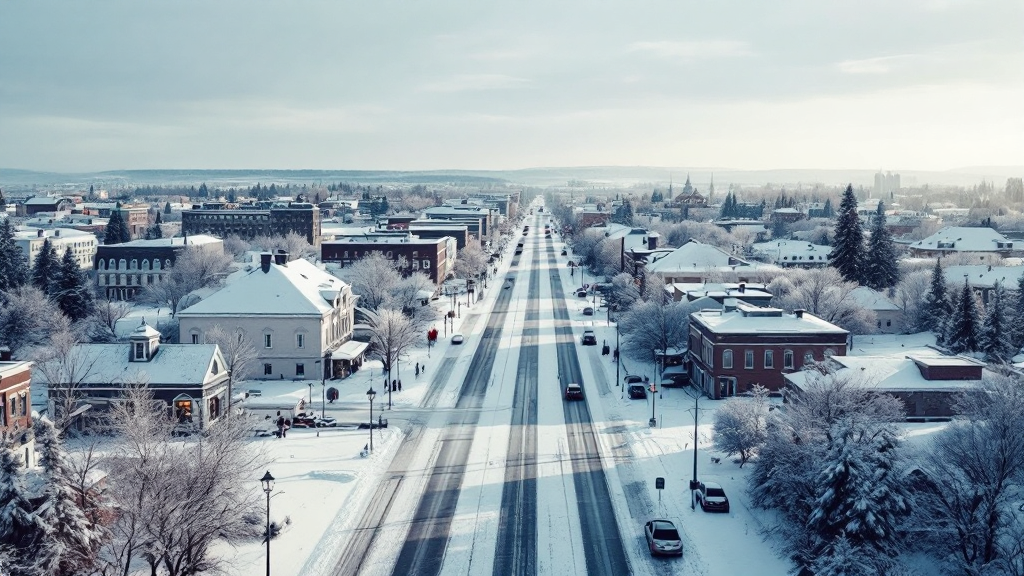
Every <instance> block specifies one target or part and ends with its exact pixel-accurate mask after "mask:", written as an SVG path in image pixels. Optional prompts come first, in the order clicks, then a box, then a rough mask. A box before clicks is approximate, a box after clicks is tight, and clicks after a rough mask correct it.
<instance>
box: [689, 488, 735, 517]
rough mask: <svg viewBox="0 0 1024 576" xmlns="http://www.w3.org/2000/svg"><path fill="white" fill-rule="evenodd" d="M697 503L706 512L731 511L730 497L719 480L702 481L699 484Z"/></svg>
mask: <svg viewBox="0 0 1024 576" xmlns="http://www.w3.org/2000/svg"><path fill="white" fill-rule="evenodd" d="M697 503H698V504H700V509H701V510H703V511H705V512H729V497H728V496H726V495H725V490H723V489H722V485H721V484H719V483H718V482H701V483H700V484H698V486H697Z"/></svg>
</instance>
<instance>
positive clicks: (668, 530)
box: [644, 520, 683, 556]
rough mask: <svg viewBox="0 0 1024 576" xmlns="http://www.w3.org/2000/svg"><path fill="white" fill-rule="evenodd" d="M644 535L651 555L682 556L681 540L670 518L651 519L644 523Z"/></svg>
mask: <svg viewBox="0 0 1024 576" xmlns="http://www.w3.org/2000/svg"><path fill="white" fill-rule="evenodd" d="M644 536H645V537H646V538H647V548H648V549H650V551H651V556H658V555H665V556H682V555H683V540H682V539H681V538H680V537H679V530H676V525H675V524H673V523H672V521H671V520H651V521H649V522H648V523H646V524H644Z"/></svg>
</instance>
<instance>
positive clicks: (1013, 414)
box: [917, 376, 1024, 575]
mask: <svg viewBox="0 0 1024 576" xmlns="http://www.w3.org/2000/svg"><path fill="white" fill-rule="evenodd" d="M956 408H957V411H958V412H959V413H960V414H961V415H962V416H961V418H958V419H957V420H955V421H954V422H953V423H952V424H951V425H950V426H948V427H947V428H945V429H944V430H942V431H941V432H939V433H938V434H937V435H936V436H935V438H934V439H933V441H932V442H931V443H930V444H929V445H928V446H927V447H926V448H925V449H924V455H923V456H924V465H923V466H922V468H923V469H924V471H925V473H926V474H927V475H928V477H929V478H930V479H931V483H930V487H929V488H927V489H924V490H922V493H921V494H919V495H918V498H917V502H918V505H919V506H922V507H924V508H925V509H926V511H927V513H926V514H923V515H922V516H921V517H922V518H923V519H924V521H925V522H926V525H925V526H923V528H925V529H931V530H935V531H936V532H938V533H940V534H942V535H943V537H942V538H940V539H938V540H937V543H938V545H940V546H943V549H942V550H941V552H942V556H943V558H944V559H945V560H946V561H947V562H948V563H949V564H950V568H951V569H952V570H953V571H954V572H956V573H959V574H972V575H974V574H978V575H982V574H984V575H987V574H1010V572H1000V571H998V570H994V571H993V570H992V569H993V568H995V567H997V566H998V565H999V563H1006V564H1014V563H1015V564H1016V565H1018V566H1020V565H1024V548H1021V547H1019V546H1017V547H1016V548H1015V547H1014V546H1013V545H1012V543H1011V542H1008V541H1007V537H1008V536H1010V535H1012V534H1020V532H1014V530H1015V526H1017V523H1016V522H1015V519H1016V521H1019V520H1020V512H1019V511H1018V510H1016V508H1017V506H1018V503H1019V501H1020V496H1021V486H1022V484H1024V382H1022V381H1021V379H1020V378H1019V377H1016V378H1011V377H1005V376H992V377H986V378H985V379H984V380H983V381H982V384H981V385H980V386H979V387H978V388H977V389H976V390H972V391H971V392H968V393H966V394H965V395H964V396H963V397H962V398H961V400H960V401H959V403H958V405H957V406H956ZM1018 542H1019V541H1018ZM1000 552H1003V553H1006V554H1011V556H1010V557H1002V558H1000V556H999V554H1000Z"/></svg>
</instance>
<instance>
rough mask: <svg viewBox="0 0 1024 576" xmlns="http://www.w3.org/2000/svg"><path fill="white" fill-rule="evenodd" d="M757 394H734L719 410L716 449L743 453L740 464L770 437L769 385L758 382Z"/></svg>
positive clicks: (717, 412)
mask: <svg viewBox="0 0 1024 576" xmlns="http://www.w3.org/2000/svg"><path fill="white" fill-rule="evenodd" d="M753 392H754V396H753V398H730V399H729V400H726V402H725V404H723V405H722V406H721V407H720V408H719V409H718V410H716V411H715V437H714V442H715V449H717V450H721V451H722V452H725V454H726V456H732V455H733V454H739V456H740V468H742V467H743V465H744V464H746V463H747V460H749V459H750V457H751V456H752V455H753V454H754V453H755V452H757V450H758V448H760V447H761V446H762V445H764V443H765V440H767V438H768V389H767V388H765V387H764V386H761V385H754V388H753Z"/></svg>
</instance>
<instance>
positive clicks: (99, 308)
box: [88, 299, 132, 342]
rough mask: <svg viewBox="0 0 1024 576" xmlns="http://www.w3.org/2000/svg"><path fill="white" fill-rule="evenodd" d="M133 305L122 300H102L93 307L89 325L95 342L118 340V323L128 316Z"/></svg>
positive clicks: (90, 333)
mask: <svg viewBox="0 0 1024 576" xmlns="http://www.w3.org/2000/svg"><path fill="white" fill-rule="evenodd" d="M131 311H132V307H131V306H130V305H128V303H127V302H123V301H120V300H107V299H104V300H100V301H98V302H97V303H96V305H95V306H94V307H93V313H92V317H91V319H90V322H89V326H88V334H89V338H90V339H91V340H92V341H93V342H114V341H115V340H117V323H118V322H119V321H121V320H122V319H124V318H127V317H128V314H129V313H131Z"/></svg>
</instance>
